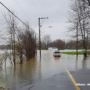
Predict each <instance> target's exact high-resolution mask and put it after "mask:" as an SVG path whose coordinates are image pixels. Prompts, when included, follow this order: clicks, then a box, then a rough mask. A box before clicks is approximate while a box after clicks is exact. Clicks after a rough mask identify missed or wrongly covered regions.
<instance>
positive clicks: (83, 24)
mask: <svg viewBox="0 0 90 90" xmlns="http://www.w3.org/2000/svg"><path fill="white" fill-rule="evenodd" d="M70 14H71V16H70V19H69V22H70V23H71V27H70V28H69V31H72V32H73V37H78V38H79V40H81V41H82V42H83V49H85V50H86V52H85V53H84V57H86V56H87V42H88V37H89V33H90V31H89V25H90V22H89V8H88V6H87V5H86V4H85V2H83V1H82V0H73V1H72V4H71V12H70ZM77 40H78V39H77ZM77 43H78V41H77Z"/></svg>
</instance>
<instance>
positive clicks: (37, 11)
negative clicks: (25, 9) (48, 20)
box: [31, 0, 40, 14]
mask: <svg viewBox="0 0 90 90" xmlns="http://www.w3.org/2000/svg"><path fill="white" fill-rule="evenodd" d="M31 2H32V4H33V6H34V7H35V9H36V11H37V12H38V14H40V12H39V11H38V9H37V8H36V6H35V4H34V3H33V1H32V0H31Z"/></svg>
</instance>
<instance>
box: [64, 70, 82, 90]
mask: <svg viewBox="0 0 90 90" xmlns="http://www.w3.org/2000/svg"><path fill="white" fill-rule="evenodd" d="M65 69H66V68H65ZM66 71H67V73H68V75H69V77H70V78H71V80H72V82H73V84H74V85H75V87H76V89H77V90H81V89H80V88H79V86H78V85H77V83H76V81H75V80H74V78H73V77H72V75H71V74H70V73H69V71H68V70H67V69H66Z"/></svg>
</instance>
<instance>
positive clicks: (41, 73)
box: [0, 50, 90, 90]
mask: <svg viewBox="0 0 90 90" xmlns="http://www.w3.org/2000/svg"><path fill="white" fill-rule="evenodd" d="M62 64H63V65H64V66H65V67H66V68H67V69H68V70H69V71H70V70H78V69H82V68H89V69H90V57H87V58H83V56H81V55H80V56H79V57H78V60H76V56H75V55H65V54H62V55H61V57H53V51H47V50H45V51H42V55H41V59H40V57H39V53H38V52H37V56H36V57H35V58H33V59H31V60H30V61H24V63H23V64H17V65H16V67H11V66H8V67H7V68H6V70H5V69H3V70H2V71H1V72H0V87H1V86H3V87H10V88H12V90H19V89H20V88H23V87H24V86H27V85H30V84H32V83H34V82H37V81H38V80H42V79H45V78H48V77H50V76H53V75H55V74H58V73H62V72H65V69H64V67H63V66H62Z"/></svg>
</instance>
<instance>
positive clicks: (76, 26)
mask: <svg viewBox="0 0 90 90" xmlns="http://www.w3.org/2000/svg"><path fill="white" fill-rule="evenodd" d="M76 29H77V30H76V55H77V56H76V58H78V23H77V26H76Z"/></svg>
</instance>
